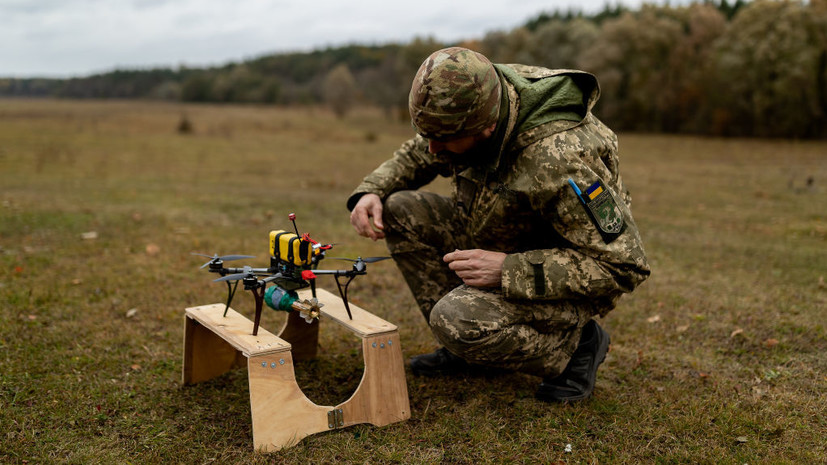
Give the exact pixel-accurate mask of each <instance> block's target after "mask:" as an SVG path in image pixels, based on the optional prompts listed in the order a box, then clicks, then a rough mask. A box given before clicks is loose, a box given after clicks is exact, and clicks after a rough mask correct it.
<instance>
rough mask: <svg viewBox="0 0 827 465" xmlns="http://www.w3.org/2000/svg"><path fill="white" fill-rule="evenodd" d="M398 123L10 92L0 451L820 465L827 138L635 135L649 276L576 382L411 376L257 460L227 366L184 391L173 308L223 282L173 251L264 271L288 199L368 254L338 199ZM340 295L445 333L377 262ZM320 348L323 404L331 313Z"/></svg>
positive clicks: (633, 171) (3, 193)
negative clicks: (390, 419)
mask: <svg viewBox="0 0 827 465" xmlns="http://www.w3.org/2000/svg"><path fill="white" fill-rule="evenodd" d="M182 114H186V116H187V118H188V119H189V121H190V122H191V123H192V126H193V133H191V134H188V135H182V134H178V133H177V132H176V128H177V127H178V124H179V122H180V120H181V117H182ZM410 133H411V131H410V128H409V126H408V125H407V124H406V123H399V122H393V121H388V120H387V119H386V118H384V117H383V116H382V115H380V114H379V113H376V112H374V111H371V110H361V111H359V112H357V113H356V114H354V115H352V116H350V117H348V119H346V120H344V121H339V120H336V119H335V118H333V117H332V116H331V114H329V113H328V112H327V111H324V110H320V109H283V108H272V107H241V106H233V107H219V106H176V105H167V104H153V103H136V102H103V103H102V102H67V101H21V100H7V101H0V202H2V205H0V299H1V301H2V302H5V305H4V306H3V311H2V312H0V435H2V436H0V461H3V462H9V463H24V462H30V463H35V462H38V463H39V462H68V463H111V462H139V463H141V462H165V463H166V462H198V463H202V462H217V463H269V462H279V463H299V462H302V463H304V462H309V463H330V462H333V461H338V462H344V463H348V462H359V463H363V462H367V463H390V462H406V463H407V462H412V463H440V462H442V463H490V462H498V463H523V462H537V463H554V462H562V463H595V462H603V463H623V462H627V463H637V462H658V463H738V464H741V463H751V464H754V463H824V462H825V461H827V450H825V447H826V446H825V442H824V438H825V437H826V436H827V425H825V417H826V415H825V413H827V412H825V410H827V409H826V408H825V405H827V359H825V357H824V352H825V349H827V336H826V335H825V328H824V314H825V308H827V285H825V276H827V247H826V246H827V159H826V158H825V154H827V143H824V142H791V141H755V140H717V139H701V138H693V137H665V136H647V135H621V147H622V157H623V158H622V164H623V170H624V176H625V179H626V183H627V186H628V187H629V188H630V189H631V190H632V193H633V197H634V199H635V205H634V211H635V215H636V219H637V221H638V223H639V225H640V227H641V230H642V232H643V236H644V240H645V244H646V247H647V251H648V253H649V255H650V259H651V263H652V266H653V270H654V274H653V276H652V278H651V279H650V280H649V281H648V282H647V283H645V284H644V285H643V286H642V287H641V288H640V289H639V290H638V292H636V293H635V294H634V295H631V296H628V297H627V298H625V299H624V300H622V301H621V305H620V307H619V308H618V309H617V310H615V311H614V312H613V313H612V314H611V315H610V316H609V317H608V318H607V319H606V320H605V322H604V324H605V326H606V327H607V328H608V329H609V330H610V332H611V333H612V341H613V343H614V344H613V350H612V352H611V353H610V355H609V357H608V358H607V362H606V363H605V364H604V365H603V366H602V367H601V371H600V377H599V380H598V385H597V390H596V392H595V396H594V397H593V398H592V399H591V400H589V401H587V402H585V403H582V404H578V405H572V406H557V405H546V404H541V403H538V402H535V401H534V399H533V397H532V395H533V391H534V388H535V386H536V383H537V381H538V380H537V379H534V378H531V377H528V376H523V375H519V374H513V375H502V376H491V377H483V376H460V377H454V378H448V379H436V380H434V379H422V378H416V377H413V376H410V374H409V376H408V386H409V391H410V395H411V407H412V418H411V419H410V420H409V421H407V422H404V423H399V424H395V425H391V426H388V427H384V428H374V427H371V426H368V425H359V426H354V427H350V428H346V429H343V430H338V431H334V432H329V433H324V434H320V435H316V436H312V437H309V438H307V439H305V440H303V441H302V442H300V443H299V444H298V445H297V446H296V447H294V448H291V449H287V450H284V451H282V452H279V453H275V454H265V455H261V454H256V453H254V452H253V450H252V437H251V426H250V417H249V405H248V403H247V402H248V391H247V380H246V373H245V372H244V371H243V370H241V371H234V372H232V373H230V374H228V375H226V376H224V377H221V378H219V379H216V380H213V381H210V382H207V383H203V384H200V385H195V386H190V387H181V386H179V380H180V371H181V350H182V347H181V340H182V327H183V325H182V313H183V308H184V307H187V306H193V305H200V304H204V303H211V302H216V301H220V300H221V299H223V290H222V288H221V287H220V286H218V285H214V284H212V283H210V282H209V277H208V276H206V274H201V272H199V270H197V266H198V265H199V264H200V262H199V260H198V259H197V258H195V257H192V256H191V255H189V254H190V252H192V251H200V252H206V253H214V252H220V253H250V254H254V255H256V254H257V255H259V257H260V259H261V260H262V263H264V261H263V260H264V255H265V254H266V247H267V232H268V231H269V230H270V229H273V228H284V227H285V226H289V225H288V224H287V220H286V214H287V213H288V212H291V211H295V212H296V213H297V214H298V217H299V227H300V228H301V229H302V230H304V231H309V232H311V233H312V234H313V235H314V236H315V237H317V238H318V239H321V240H326V241H334V242H337V243H340V244H339V245H337V249H339V250H338V252H339V253H340V254H341V255H351V256H353V255H362V256H368V255H381V254H384V253H385V251H384V249H383V245H382V244H381V243H372V242H370V241H368V240H365V239H361V238H358V237H357V236H356V235H355V233H353V232H352V231H351V229H350V227H349V223H348V212H347V211H346V210H345V208H344V200H345V198H346V197H347V195H348V194H349V192H350V190H351V189H352V188H353V187H354V186H355V185H356V184H357V183H358V182H359V180H360V179H361V177H362V176H363V175H364V174H366V173H367V172H368V171H369V170H370V169H372V168H373V167H374V166H376V165H377V164H378V163H379V162H381V161H382V160H383V159H384V158H386V157H387V156H388V155H389V154H390V153H391V152H392V151H393V150H394V149H395V148H396V147H397V146H398V143H399V142H400V141H401V140H403V139H404V138H405V137H407V136H408V135H409V134H410ZM808 177H812V178H813V184H812V185H811V186H809V187H808V186H807V178H808ZM438 189H444V183H443V184H440V186H439V187H438ZM91 232H94V233H95V234H96V238H95V239H83V235H84V233H91ZM87 237H89V235H87ZM352 295H353V297H354V300H356V301H357V302H358V303H359V304H360V305H363V306H364V307H366V308H369V309H371V310H372V311H374V312H375V313H377V314H379V315H381V316H383V317H384V318H386V319H388V320H389V321H392V322H394V323H396V324H397V325H398V326H399V327H400V333H401V337H402V342H403V351H404V352H405V355H406V357H407V356H410V355H414V354H417V353H421V352H424V351H430V350H432V349H433V348H434V347H435V346H434V342H433V340H432V338H431V337H430V335H429V333H428V331H427V329H425V327H424V324H423V323H422V322H421V317H420V316H418V313H417V311H416V310H415V306H414V302H413V299H412V298H410V297H408V296H407V290H406V288H405V287H404V284H403V281H402V279H401V276H399V274H398V272H397V271H396V270H395V269H394V268H393V266H392V265H391V264H390V263H387V264H377V265H374V266H372V267H371V271H370V273H369V275H368V276H367V277H365V278H363V279H362V280H361V281H357V282H356V283H355V284H354V286H353V288H352ZM400 296H405V297H404V298H400ZM234 307H236V308H237V309H239V310H240V311H242V312H244V311H245V310H246V311H251V309H252V302H251V299H250V298H249V296H246V295H245V296H244V297H243V298H237V303H236V304H235V305H234ZM130 310H134V311H133V312H130ZM128 315H131V316H128ZM281 318H282V316H280V315H277V314H275V313H273V312H271V313H268V314H267V315H266V319H265V321H264V323H263V325H264V326H265V327H267V328H271V329H275V328H278V325H279V324H280V321H281ZM320 342H321V351H320V357H319V358H318V359H317V360H316V361H314V362H311V363H306V364H304V365H300V366H299V371H298V373H297V376H298V377H299V378H300V383H301V385H302V387H303V388H304V389H305V391H306V392H307V393H308V395H309V396H310V397H311V399H313V400H314V401H316V402H318V403H325V404H328V405H329V404H332V403H336V402H339V401H342V400H344V399H345V398H347V397H348V396H349V394H350V393H351V391H352V389H353V388H354V387H355V386H356V384H358V380H359V376H360V373H361V369H362V367H361V356H360V355H359V353H358V352H357V350H356V347H357V344H356V340H355V338H353V337H352V336H350V335H349V334H343V333H342V332H341V331H339V330H337V329H336V328H334V327H328V326H324V327H323V330H322V337H321V341H320ZM567 444H571V449H572V451H571V452H570V453H567V452H565V447H566V445H567Z"/></svg>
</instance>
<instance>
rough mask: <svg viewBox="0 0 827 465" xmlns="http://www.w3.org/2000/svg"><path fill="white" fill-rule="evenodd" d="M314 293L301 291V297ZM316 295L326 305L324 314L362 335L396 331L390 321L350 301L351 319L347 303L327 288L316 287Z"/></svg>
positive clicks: (308, 297) (323, 308) (307, 297)
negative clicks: (346, 307)
mask: <svg viewBox="0 0 827 465" xmlns="http://www.w3.org/2000/svg"><path fill="white" fill-rule="evenodd" d="M312 297H313V295H312V294H311V292H310V289H303V290H301V291H299V298H301V299H310V298H312ZM316 297H317V298H318V299H319V302H321V303H323V304H324V306H323V307H322V309H321V313H322V315H324V316H326V317H328V318H330V319H332V320H333V321H335V322H337V323H339V324H340V325H342V326H344V327H346V328H348V329H349V330H351V331H353V332H354V333H356V334H357V335H359V336H360V337H369V336H374V335H378V334H383V333H388V332H391V331H396V325H393V324H391V323H388V322H387V321H385V320H383V319H381V318H379V317H378V316H376V315H374V314H372V313H370V312H368V311H366V310H364V309H362V308H360V307H358V306H356V305H353V303H352V302H350V303H349V304H350V312H351V314H352V315H353V319H352V320H351V319H350V318H348V316H347V310H345V304H344V303H343V302H342V298H341V297H339V295H338V294H333V293H332V292H329V291H327V290H325V289H318V288H317V289H316Z"/></svg>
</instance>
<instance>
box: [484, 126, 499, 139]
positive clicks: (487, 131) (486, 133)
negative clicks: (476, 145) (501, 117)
mask: <svg viewBox="0 0 827 465" xmlns="http://www.w3.org/2000/svg"><path fill="white" fill-rule="evenodd" d="M495 129H497V123H494V124H492V125H491V126H488V127H487V128H485V129H483V130H482V135H483V136H484V137H485V138H486V139H488V138H489V137H491V135H492V134H494V130H495Z"/></svg>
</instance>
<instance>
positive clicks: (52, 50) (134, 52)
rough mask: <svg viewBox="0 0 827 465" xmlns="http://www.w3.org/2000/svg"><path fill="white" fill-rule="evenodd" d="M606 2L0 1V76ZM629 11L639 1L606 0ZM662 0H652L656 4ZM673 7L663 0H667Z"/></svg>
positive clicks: (435, 26)
mask: <svg viewBox="0 0 827 465" xmlns="http://www.w3.org/2000/svg"><path fill="white" fill-rule="evenodd" d="M606 3H607V1H606V0H557V1H549V0H546V1H541V0H502V1H501V0H414V1H399V0H350V1H336V0H0V44H2V47H0V77H34V76H42V77H70V76H85V75H89V74H94V73H99V72H106V71H111V70H113V69H116V68H119V69H135V68H150V67H157V66H162V67H176V66H178V65H188V66H195V67H198V66H209V65H221V64H225V63H227V62H230V61H241V60H244V59H249V58H253V57H258V56H261V55H266V54H271V53H278V52H287V51H308V50H312V49H315V48H322V47H327V46H339V45H345V44H353V43H358V44H384V43H388V42H401V43H407V42H409V41H410V40H412V39H413V38H414V37H417V36H419V37H425V36H431V37H434V38H436V39H438V40H442V41H446V42H449V41H456V40H460V39H473V38H481V37H482V36H483V35H484V34H485V33H486V32H490V31H494V30H511V29H513V28H514V27H516V26H518V25H521V24H523V23H524V22H525V21H526V20H528V19H530V18H533V17H535V16H537V15H538V14H539V13H541V12H543V11H546V12H551V11H554V10H555V9H559V10H567V9H569V8H574V9H579V10H581V11H585V12H587V13H591V12H596V11H599V10H601V9H602V8H603V6H604V5H605V4H606ZM609 3H610V4H612V5H616V4H618V3H620V4H622V5H625V6H628V7H630V8H633V9H635V8H638V7H639V5H640V3H641V2H640V0H620V1H619V2H618V1H617V0H613V1H611V2H609ZM656 3H662V2H656ZM675 3H681V2H680V1H678V2H675V1H673V2H672V4H675Z"/></svg>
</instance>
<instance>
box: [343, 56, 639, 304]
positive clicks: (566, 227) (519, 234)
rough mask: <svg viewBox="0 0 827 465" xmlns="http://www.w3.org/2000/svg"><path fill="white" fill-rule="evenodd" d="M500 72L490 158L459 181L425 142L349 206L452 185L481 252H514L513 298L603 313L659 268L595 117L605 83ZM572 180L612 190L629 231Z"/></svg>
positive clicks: (509, 262) (400, 153) (370, 179)
mask: <svg viewBox="0 0 827 465" xmlns="http://www.w3.org/2000/svg"><path fill="white" fill-rule="evenodd" d="M496 67H497V70H498V74H499V75H500V80H501V83H502V84H503V102H502V105H501V112H500V119H499V122H498V125H497V130H496V134H495V135H494V136H493V137H492V138H491V140H490V142H491V144H490V149H489V150H488V153H487V154H486V155H485V157H484V158H485V159H484V160H482V161H481V162H480V163H479V164H476V165H475V166H472V167H471V168H467V169H464V170H462V171H459V172H454V171H452V167H451V165H449V164H447V163H446V162H444V161H442V160H440V159H439V157H435V156H434V155H433V154H430V153H428V141H427V140H425V139H423V138H422V137H420V136H416V137H414V138H413V139H411V140H409V141H407V142H405V143H404V144H403V145H402V147H401V148H400V149H399V150H397V151H396V152H395V153H394V156H393V158H391V159H390V160H388V161H386V162H385V163H383V164H382V165H380V166H379V167H378V168H377V169H376V170H374V171H373V172H372V173H371V174H369V175H368V176H367V177H366V178H365V179H364V181H363V182H362V183H361V184H360V185H359V186H358V187H357V188H356V190H355V191H354V192H353V194H352V195H351V196H350V198H349V199H348V208H349V209H353V207H354V205H355V204H356V202H357V201H358V199H359V197H361V196H362V195H363V194H366V193H375V194H377V195H379V196H380V197H381V198H382V199H383V200H384V199H385V198H387V197H388V196H389V195H390V194H391V193H393V192H396V191H399V190H410V189H418V188H420V187H422V186H424V185H426V184H428V183H430V182H431V181H432V180H433V179H434V178H435V177H436V176H438V175H442V176H452V177H453V186H454V192H453V197H454V199H455V200H456V201H457V203H458V204H459V205H460V206H461V207H462V208H463V209H464V211H465V212H466V213H467V221H466V230H467V233H468V234H469V236H470V237H471V238H472V240H473V242H474V246H475V247H477V248H480V249H485V250H492V251H500V252H505V253H506V254H508V255H507V257H506V260H505V263H504V265H503V273H502V292H503V296H504V297H505V298H507V299H538V300H557V299H577V300H584V299H585V300H589V301H591V302H593V303H594V306H595V313H599V314H601V315H603V314H605V313H607V312H608V311H609V310H611V309H612V308H614V305H615V303H616V301H617V299H618V297H619V296H620V295H621V294H622V293H625V292H631V291H632V290H633V289H634V288H635V287H636V286H637V285H638V284H640V283H641V282H642V281H643V280H645V279H646V277H647V276H648V275H649V273H650V271H649V266H648V264H647V261H646V256H645V253H644V250H643V246H642V244H641V239H640V234H639V232H638V229H637V226H636V225H635V222H634V219H633V218H632V214H631V210H630V207H631V198H630V196H629V193H628V191H627V190H626V189H625V188H624V186H623V182H622V180H621V177H620V173H619V171H618V150H617V137H616V136H615V134H614V133H613V132H612V131H611V130H610V129H609V128H608V127H606V126H605V125H604V124H603V123H602V122H600V121H599V120H598V119H597V118H596V117H595V116H594V115H592V113H591V109H592V107H593V106H594V104H595V102H597V99H598V97H599V95H600V90H599V86H598V84H597V79H596V78H595V77H594V76H593V75H591V74H588V73H585V72H582V71H572V70H549V69H545V68H539V67H529V66H522V65H496ZM572 182H573V183H574V184H575V185H576V186H577V187H578V188H579V189H580V190H581V191H582V192H586V191H587V189H588V188H589V187H592V186H598V188H597V191H600V190H604V191H608V194H609V195H610V196H611V197H606V194H604V196H603V197H600V198H604V199H609V200H608V203H607V204H604V206H605V205H608V206H609V210H610V211H611V212H613V215H611V214H610V216H611V217H613V219H614V220H617V219H618V218H619V219H620V220H621V221H622V222H623V225H624V226H623V229H622V231H620V232H617V228H614V229H612V226H611V225H609V226H608V227H607V226H606V223H605V222H604V223H600V221H598V220H595V219H594V218H596V217H597V216H599V215H597V216H595V215H590V214H589V211H588V208H587V207H586V206H585V205H584V202H583V201H581V200H580V198H579V197H578V195H577V194H575V189H574V187H572V185H571V184H572ZM598 182H600V183H601V184H599V185H598V184H596V183H598ZM590 205H594V204H590ZM611 212H610V213H611ZM601 225H602V228H603V229H604V231H603V232H602V233H601V231H600V228H601ZM615 226H616V225H615ZM605 229H609V230H610V232H609V233H607V232H606V231H605Z"/></svg>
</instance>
